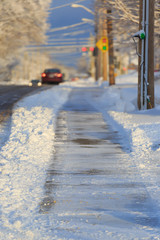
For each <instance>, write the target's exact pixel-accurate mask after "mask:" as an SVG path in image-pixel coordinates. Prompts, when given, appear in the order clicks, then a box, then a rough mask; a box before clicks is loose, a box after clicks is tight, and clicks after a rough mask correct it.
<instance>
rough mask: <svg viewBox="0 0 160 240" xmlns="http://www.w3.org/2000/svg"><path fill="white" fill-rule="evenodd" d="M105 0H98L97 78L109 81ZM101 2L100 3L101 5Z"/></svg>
mask: <svg viewBox="0 0 160 240" xmlns="http://www.w3.org/2000/svg"><path fill="white" fill-rule="evenodd" d="M103 3H104V0H100V1H99V0H97V1H96V7H97V8H96V18H97V19H96V20H97V21H96V23H97V28H96V29H97V31H96V33H97V37H96V39H97V41H96V46H97V47H98V49H97V50H98V51H97V53H98V54H97V57H96V79H97V80H98V78H100V77H103V81H107V76H108V74H107V57H108V54H107V52H108V38H107V19H106V15H107V10H106V8H105V7H104V6H103ZM99 4H100V5H99Z"/></svg>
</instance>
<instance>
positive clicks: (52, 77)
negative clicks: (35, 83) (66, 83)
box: [41, 68, 63, 84]
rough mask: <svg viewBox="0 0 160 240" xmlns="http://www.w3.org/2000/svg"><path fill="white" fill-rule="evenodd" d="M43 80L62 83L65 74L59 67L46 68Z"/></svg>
mask: <svg viewBox="0 0 160 240" xmlns="http://www.w3.org/2000/svg"><path fill="white" fill-rule="evenodd" d="M41 80H42V84H43V83H56V84H59V83H62V82H63V74H62V73H61V71H60V69H58V68H50V69H45V71H44V72H43V73H42V74H41Z"/></svg>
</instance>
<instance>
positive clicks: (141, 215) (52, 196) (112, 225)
mask: <svg viewBox="0 0 160 240" xmlns="http://www.w3.org/2000/svg"><path fill="white" fill-rule="evenodd" d="M97 94H100V93H98V92H97ZM85 96H87V90H83V91H82V90H81V89H79V90H77V89H75V90H73V91H72V93H71V95H70V98H69V100H68V102H67V103H66V104H65V106H64V107H63V109H62V110H61V111H60V113H59V116H58V119H57V128H56V136H55V144H54V145H55V149H54V152H53V160H52V162H51V164H50V167H49V169H48V171H47V177H46V183H45V194H44V199H42V201H41V203H40V213H42V214H51V215H53V216H54V218H55V219H56V220H57V222H59V224H57V228H56V229H57V231H62V232H63V234H64V235H63V234H62V235H61V237H62V236H66V234H67V233H68V232H72V233H73V232H74V234H75V236H82V235H83V236H87V235H85V234H87V232H90V237H88V238H84V239H110V238H109V236H110V237H111V239H112V237H113V236H114V234H119V233H120V232H125V231H126V232H127V231H129V232H130V234H131V233H132V231H134V234H133V236H136V234H138V236H140V235H139V234H142V236H145V234H144V235H143V230H144V229H145V230H146V229H151V228H158V226H159V222H158V218H157V217H156V214H155V213H156V210H155V207H154V203H153V202H152V199H151V197H150V196H149V194H148V193H147V191H146V189H145V186H144V184H143V181H142V179H141V176H140V174H139V172H138V171H137V169H136V166H135V165H134V163H133V162H132V160H131V158H130V157H129V155H128V154H127V153H126V152H124V151H123V149H122V148H121V146H120V145H119V142H120V138H121V136H120V135H118V133H117V132H114V131H113V130H112V129H111V127H110V126H109V125H108V124H107V123H106V122H105V121H104V120H103V116H102V114H101V113H100V112H98V111H97V110H96V109H95V108H94V107H93V106H91V105H90V104H89V103H88V102H87V101H86V99H87V97H86V98H85ZM107 229H108V230H107ZM129 229H132V230H129ZM135 229H138V230H135ZM99 231H101V234H102V233H103V234H102V235H100V233H99V235H97V234H98V232H99ZM139 231H140V232H139ZM141 231H142V232H141ZM104 236H105V238H103V237H104ZM107 236H108V237H107ZM117 236H118V235H115V238H116V237H117ZM126 236H127V235H126ZM66 239H69V238H66ZM74 239H76V238H74ZM77 239H83V238H81V237H79V238H77ZM119 239H120V238H119ZM124 239H131V238H130V237H129V238H124ZM140 239H141V238H140ZM146 239H148V238H146Z"/></svg>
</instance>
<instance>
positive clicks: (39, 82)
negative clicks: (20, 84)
mask: <svg viewBox="0 0 160 240" xmlns="http://www.w3.org/2000/svg"><path fill="white" fill-rule="evenodd" d="M29 86H30V87H31V86H42V83H41V81H40V80H38V79H34V80H31V81H30V83H29Z"/></svg>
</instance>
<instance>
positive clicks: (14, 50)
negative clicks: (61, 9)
mask: <svg viewBox="0 0 160 240" xmlns="http://www.w3.org/2000/svg"><path fill="white" fill-rule="evenodd" d="M50 1H51V0H45V1H43V0H25V1H24V0H14V1H10V0H1V1H0V16H1V17H0V69H1V72H2V69H3V70H4V71H5V69H7V70H9V69H11V68H12V67H13V66H14V65H15V64H16V62H17V60H18V59H19V57H20V55H21V54H20V52H21V51H22V49H23V47H24V46H26V45H29V44H30V43H34V44H35V43H36V44H41V43H44V42H45V40H46V35H45V33H46V30H47V28H48V25H47V23H46V22H47V21H46V19H47V16H48V12H47V9H48V8H49V4H50Z"/></svg>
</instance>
